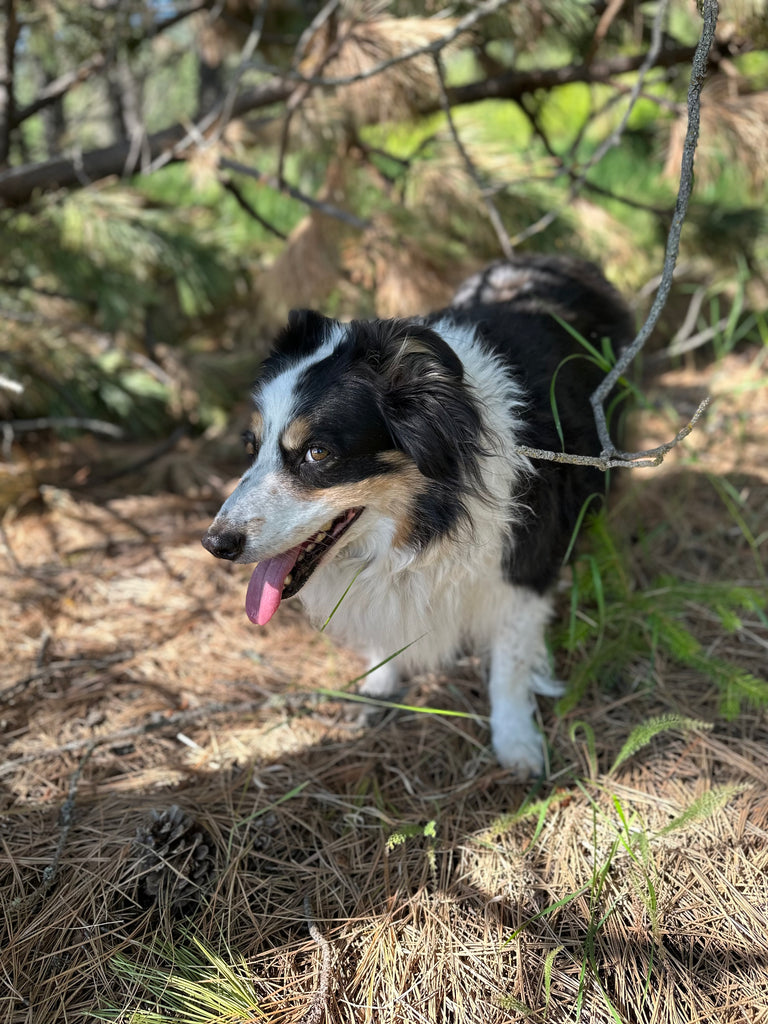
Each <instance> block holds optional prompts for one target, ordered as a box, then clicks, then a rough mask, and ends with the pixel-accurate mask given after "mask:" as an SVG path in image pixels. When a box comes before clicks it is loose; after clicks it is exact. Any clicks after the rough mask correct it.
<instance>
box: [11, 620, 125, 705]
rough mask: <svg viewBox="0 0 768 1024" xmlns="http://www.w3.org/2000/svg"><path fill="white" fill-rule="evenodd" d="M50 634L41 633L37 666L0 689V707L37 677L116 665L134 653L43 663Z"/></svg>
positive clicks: (122, 652) (120, 652) (117, 652)
mask: <svg viewBox="0 0 768 1024" xmlns="http://www.w3.org/2000/svg"><path fill="white" fill-rule="evenodd" d="M50 639H51V635H50V633H48V632H46V633H44V634H43V638H42V643H41V648H40V653H39V655H38V657H37V668H36V669H35V671H34V672H31V673H30V674H29V675H26V676H23V677H22V678H21V679H17V680H16V682H15V683H11V685H10V686H7V687H6V688H5V689H4V690H1V691H0V707H2V706H3V705H4V704H13V702H14V700H15V699H16V697H18V695H19V694H20V693H22V692H23V691H24V690H25V689H26V688H27V687H28V686H29V685H30V684H31V683H35V682H37V681H38V679H46V678H48V677H49V676H52V675H53V674H54V673H55V672H65V671H67V670H69V669H73V668H75V669H81V670H82V669H101V668H107V667H108V666H110V665H116V664H118V663H119V662H121V661H128V660H129V659H130V658H132V657H133V656H134V654H135V653H136V652H135V651H133V650H130V649H129V650H125V651H115V652H113V653H112V654H107V655H105V656H104V657H103V658H66V659H64V660H63V661H50V662H48V663H47V664H44V663H43V662H44V660H45V653H46V651H47V649H48V644H49V643H50Z"/></svg>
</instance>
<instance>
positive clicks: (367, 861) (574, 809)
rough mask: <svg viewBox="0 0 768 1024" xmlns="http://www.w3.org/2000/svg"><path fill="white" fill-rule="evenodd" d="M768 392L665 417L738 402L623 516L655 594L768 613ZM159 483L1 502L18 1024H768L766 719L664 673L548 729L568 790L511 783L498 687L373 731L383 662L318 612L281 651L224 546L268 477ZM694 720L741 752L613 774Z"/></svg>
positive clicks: (737, 639)
mask: <svg viewBox="0 0 768 1024" xmlns="http://www.w3.org/2000/svg"><path fill="white" fill-rule="evenodd" d="M764 355H765V353H763V356H764ZM766 374H768V366H766V362H765V359H764V358H762V357H761V356H760V354H759V353H758V352H756V350H754V349H750V350H748V351H744V352H737V353H731V354H730V355H728V356H726V357H725V358H724V359H722V360H721V361H719V362H718V363H717V365H716V367H715V368H714V369H712V368H706V369H702V368H698V369H697V368H696V367H695V366H694V365H693V364H691V365H690V366H689V367H688V368H686V369H678V370H674V371H669V372H666V373H664V374H662V375H660V376H658V377H657V378H656V379H655V381H654V382H653V384H652V385H651V386H650V387H649V389H648V396H649V399H650V403H651V408H650V411H648V412H646V413H644V414H643V415H642V418H641V427H640V430H641V435H640V437H638V443H639V446H640V447H646V443H647V444H651V443H657V442H659V441H663V440H667V439H668V438H669V437H670V436H672V435H673V434H674V433H675V431H676V430H677V428H678V425H679V420H680V419H685V418H687V417H688V416H689V415H690V414H691V413H692V411H693V409H694V408H695V406H696V404H697V401H698V399H699V397H700V396H701V395H702V394H704V393H706V392H707V391H709V392H710V393H712V394H713V396H714V400H713V403H712V405H711V407H710V409H709V410H708V411H707V413H706V414H705V417H704V418H703V420H702V422H701V423H700V425H699V426H698V427H697V429H696V430H695V431H694V433H693V435H692V436H691V437H690V438H689V439H688V441H687V442H686V443H685V444H684V445H683V446H681V447H680V448H679V449H676V450H675V451H674V452H673V453H672V454H671V455H670V456H669V458H668V459H667V460H666V461H665V463H664V465H663V466H662V467H660V468H658V469H655V470H643V471H637V472H635V473H633V474H631V475H629V474H627V477H626V478H625V479H624V480H623V481H621V483H620V486H619V488H618V491H617V494H616V496H615V498H614V501H613V512H612V515H611V522H612V524H613V529H614V530H615V531H616V533H617V534H619V535H622V536H623V537H625V538H629V537H632V536H634V535H636V534H637V532H638V530H640V529H642V532H643V536H644V537H645V541H644V543H643V544H636V545H635V546H634V547H632V546H631V545H630V548H631V552H632V555H631V564H629V565H628V566H627V572H628V573H630V574H631V578H632V579H633V580H634V581H635V582H636V585H637V586H644V585H646V584H647V581H649V580H653V579H655V578H657V577H659V576H660V575H663V574H670V573H672V574H674V575H675V576H676V577H677V578H680V579H684V580H687V581H689V582H691V583H693V584H696V583H697V582H699V581H700V582H702V583H705V582H707V581H712V580H728V581H732V582H734V583H738V584H740V585H742V586H745V587H755V588H757V589H760V588H762V589H763V592H764V588H765V587H766V578H765V574H764V570H762V569H761V567H760V565H759V562H760V546H761V544H762V548H763V553H764V550H765V544H766V537H767V533H766V531H767V530H768V516H766V509H768V460H767V459H766V451H768V387H766ZM673 410H676V412H673ZM676 417H677V418H676ZM136 454H137V453H136V451H135V450H134V451H133V452H132V453H129V452H124V451H122V450H120V449H116V448H109V449H107V448H105V447H103V446H101V445H98V444H96V443H95V442H90V443H86V442H84V441H78V442H76V443H75V442H70V443H68V444H64V443H63V442H62V443H61V445H60V446H58V447H57V448H56V449H55V450H54V451H51V450H47V451H44V450H35V451H32V450H31V449H27V450H22V449H20V448H19V449H18V450H17V449H14V451H13V453H12V455H13V460H12V461H11V462H9V463H8V464H7V466H6V467H5V468H6V472H5V473H4V475H3V476H2V478H1V479H2V483H0V497H2V499H3V505H4V507H5V514H4V518H3V519H2V531H1V533H0V540H1V541H2V547H3V548H4V551H3V552H2V556H0V557H2V558H3V559H4V560H3V561H0V580H1V583H0V586H1V587H2V593H1V594H0V615H1V616H2V630H1V631H0V729H1V730H2V732H1V735H2V743H3V746H2V753H1V754H0V844H2V845H1V846H0V907H1V908H2V909H1V911H0V913H1V914H2V918H3V922H2V926H0V932H2V931H4V932H5V934H4V935H1V936H0V962H1V963H2V969H1V971H0V1022H2V1024H59V1022H62V1024H63V1022H67V1024H85V1022H86V1021H88V1020H92V1019H94V1018H93V1015H94V1014H95V1013H97V1012H99V1011H102V1012H104V1013H105V1014H106V1015H107V1016H108V1011H109V1010H110V1008H113V1009H115V1012H114V1013H113V1015H112V1017H108V1019H115V1020H120V1021H124V1022H128V1021H131V1020H134V1021H139V1020H141V1021H147V1022H148V1021H150V1020H152V1021H160V1020H166V1019H167V1020H185V1021H186V1020H189V1021H207V1020H210V1021H214V1020H221V1021H249V1020H254V1021H255V1020H256V1019H257V1017H258V1016H259V1014H258V1012H257V1009H256V1007H257V1006H258V1007H259V1008H260V1010H261V1011H262V1012H263V1014H264V1015H265V1018H264V1019H267V1020H269V1021H275V1022H285V1024H289V1022H299V1021H315V1022H317V1021H320V1020H323V1019H324V1020H327V1021H334V1022H336V1021H338V1022H342V1021H349V1022H363V1021H373V1020H375V1021H377V1022H389V1021H392V1022H395V1021H397V1022H400V1021H402V1022H406V1021H408V1022H411V1021H412V1022H414V1024H415V1022H434V1024H436V1022H448V1021H452V1022H463V1024H470V1022H475V1021H478V1022H479V1021H483V1024H501V1022H505V1021H517V1020H524V1019H525V1020H530V1021H543V1020H549V1021H570V1020H577V1019H581V1020H583V1021H589V1022H594V1024H602V1022H604V1021H605V1022H608V1021H616V1020H619V1021H628V1022H635V1021H637V1022H640V1021H642V1022H649V1024H650V1022H659V1024H662V1022H670V1024H671V1022H675V1024H683V1022H685V1024H689V1022H693V1021H702V1022H703V1021H708V1022H709V1021H718V1022H730V1021H733V1022H736V1021H740V1022H741V1021H749V1022H751V1024H757V1022H762V1021H766V1022H768V985H767V984H766V978H768V719H767V716H766V713H765V711H757V710H750V709H746V710H743V711H742V713H741V714H740V715H738V716H737V717H735V718H733V719H731V720H727V719H726V718H724V717H723V715H722V714H721V712H720V703H719V695H718V693H717V692H716V691H715V688H714V687H713V686H712V684H710V683H709V682H708V681H707V680H706V679H705V678H703V677H702V675H701V673H698V672H696V671H695V670H694V669H692V668H684V667H681V666H680V665H679V664H675V663H674V662H672V661H671V660H670V659H668V658H665V657H664V655H663V654H661V653H659V652H658V651H656V652H654V651H652V650H649V651H648V652H647V655H646V656H645V657H642V658H639V659H637V663H636V664H635V665H634V666H633V670H632V671H630V672H624V673H622V677H621V678H620V679H618V680H616V679H614V680H612V681H611V684H610V686H608V685H606V684H605V682H604V681H603V682H602V684H601V681H600V680H595V682H594V685H592V686H591V688H590V689H589V690H588V692H587V694H586V695H585V697H584V698H583V699H582V700H581V701H580V702H579V704H578V706H577V707H575V708H574V709H573V710H572V711H569V712H567V713H565V714H564V715H558V714H557V713H556V708H555V705H554V703H553V702H551V701H548V702H542V707H541V725H542V728H543V730H544V732H545V735H546V737H547V741H548V743H549V748H550V777H549V779H548V781H546V782H538V783H535V784H528V785H527V786H521V785H517V784H515V783H513V782H511V781H510V780H509V778H508V776H507V775H506V774H505V773H504V771H502V770H501V769H500V768H499V767H498V766H497V765H496V764H495V763H494V760H493V757H492V755H491V753H490V752H489V748H488V740H489V737H488V728H487V721H486V720H485V718H484V716H485V715H487V711H488V707H487V698H486V694H485V691H484V686H483V684H482V681H481V678H480V675H479V671H478V666H477V664H476V662H475V661H474V660H473V659H471V658H467V659H464V660H462V661H461V662H460V663H459V664H458V665H457V666H456V668H455V669H454V670H453V671H452V672H451V673H449V674H448V675H446V676H440V677H438V676H435V675H426V676H422V677H419V678H417V679H415V680H413V681H412V683H411V684H410V686H409V688H408V691H407V695H406V696H405V697H404V698H403V703H404V704H406V705H407V706H408V707H407V708H400V709H390V710H387V711H386V713H384V714H383V715H382V717H380V718H379V719H378V720H376V721H373V722H372V723H370V724H368V725H367V726H365V727H363V726H361V725H360V724H359V723H358V721H357V720H356V719H355V716H354V714H351V712H353V711H354V710H355V707H356V706H355V705H354V703H353V702H351V701H347V700H344V699H341V698H339V697H337V696H334V695H331V694H329V693H328V692H327V691H339V690H353V689H354V688H353V687H351V686H350V683H351V681H352V680H353V679H354V677H355V676H356V675H357V674H358V673H359V671H360V664H359V662H358V661H357V660H356V659H355V658H354V657H353V656H352V655H351V654H349V653H347V652H345V651H342V650H340V649H338V648H337V647H335V646H334V644H333V643H332V642H331V641H330V640H329V639H328V638H327V637H326V636H324V635H322V634H320V633H317V632H314V631H312V630H310V629H309V628H308V627H307V625H306V624H305V623H304V622H303V620H302V617H301V614H300V611H299V609H298V608H297V607H296V606H295V603H290V604H288V605H286V606H283V607H282V608H281V609H280V610H279V612H278V614H277V615H276V616H275V618H274V620H273V621H272V622H270V623H269V625H268V626H266V627H264V628H257V627H255V626H252V625H251V624H250V623H249V622H248V621H247V619H246V617H245V613H244V608H243V602H244V595H245V588H246V583H247V578H248V569H247V568H246V567H242V566H232V565H228V564H223V563H221V562H217V561H214V560H213V559H212V558H211V557H210V556H209V555H208V554H207V553H206V552H205V551H204V550H203V548H202V547H201V545H200V542H199V539H200V536H201V534H202V533H203V531H204V529H205V528H206V526H207V524H208V522H209V521H210V518H211V515H212V513H213V512H214V511H215V509H216V507H217V504H218V502H219V500H220V497H221V495H222V494H223V493H224V492H225V491H226V490H227V487H228V486H229V485H230V484H231V481H232V480H233V479H234V477H235V475H236V472H237V467H236V465H235V463H234V462H233V463H232V464H231V465H230V466H228V468H227V469H226V471H224V472H222V469H221V461H220V456H217V452H216V448H215V446H213V445H211V444H205V443H203V442H200V441H185V442H181V443H180V445H179V446H177V448H176V449H175V450H174V451H172V452H169V453H166V454H164V455H163V456H162V457H161V458H157V459H155V460H154V461H152V462H151V463H148V464H147V465H145V466H144V467H143V468H142V469H141V470H139V471H137V472H134V473H133V474H127V475H126V474H123V475H121V476H119V477H117V478H115V479H113V481H112V482H111V483H110V482H106V483H99V482H98V480H99V478H100V477H104V476H105V475H106V471H107V468H108V467H107V465H106V463H107V461H108V460H111V462H112V468H113V469H114V468H115V467H116V466H118V465H119V464H120V459H126V460H127V459H129V458H135V457H136ZM179 480H183V481H187V482H186V483H183V484H179ZM169 481H172V482H174V486H175V491H176V493H174V490H173V489H172V488H171V487H170V484H169ZM189 481H191V483H189ZM200 481H202V483H200ZM713 481H715V482H716V483H717V486H716V485H715V483H713ZM723 482H724V483H725V489H724V484H723ZM176 485H178V486H176ZM178 491H186V493H177V492H178ZM567 602H568V595H567V592H565V591H564V592H563V594H562V601H561V604H562V610H563V614H567V607H568V605H567ZM694 605H695V602H694ZM694 612H695V614H694V613H693V612H692V611H691V609H690V608H688V609H684V610H683V612H682V614H685V615H686V616H687V619H686V621H687V624H688V626H689V628H691V629H692V631H693V632H694V634H695V635H696V637H697V639H698V640H699V641H700V642H701V644H702V645H703V648H704V650H705V652H706V653H707V655H708V656H713V657H714V656H717V657H720V658H725V659H730V660H732V661H735V662H737V663H739V664H741V665H743V667H744V668H746V669H747V670H748V671H750V672H752V673H754V674H755V675H758V676H760V675H763V676H765V674H766V665H768V628H767V627H766V622H765V620H764V618H761V617H760V615H759V614H745V615H744V616H743V618H742V621H740V622H737V623H734V624H733V626H732V628H731V629H730V630H727V629H725V628H724V626H723V624H722V622H721V621H720V619H718V617H717V616H716V615H713V614H710V613H709V612H707V611H706V610H701V609H695V608H694ZM321 691H326V692H325V693H323V692H321ZM428 708H440V709H446V710H449V711H453V712H459V713H460V714H456V715H437V714H434V713H429V712H428V711H426V710H424V709H428ZM667 713H677V714H681V715H685V716H688V717H690V718H692V719H696V720H702V721H703V722H706V723H709V724H711V728H705V727H704V726H702V727H701V728H691V729H686V730H679V729H669V730H666V731H663V732H660V733H659V734H658V735H657V736H656V737H655V738H654V739H653V740H652V741H651V742H650V743H649V744H648V745H647V746H646V747H645V748H644V749H643V750H642V751H641V752H639V753H638V754H636V755H635V756H634V757H631V758H629V759H628V760H626V761H624V763H623V764H622V765H621V766H620V767H618V768H617V769H616V770H615V771H611V770H610V769H611V765H612V764H613V762H614V760H615V759H616V756H617V754H618V753H619V751H620V750H621V748H622V746H623V744H624V742H625V741H626V739H627V737H628V736H629V735H630V734H631V733H632V730H633V729H635V727H637V726H638V725H640V724H641V723H643V722H646V721H648V720H649V719H650V718H651V717H653V716H658V715H664V714H667ZM580 723H586V727H585V726H584V725H582V724H580ZM590 734H594V742H593V743H590V742H588V737H589V735H590ZM173 808H179V810H178V811H176V810H173ZM671 822H675V824H676V827H675V828H673V829H667V830H666V831H663V830H664V829H665V827H666V826H668V825H669V824H670V823H671ZM137 837H138V838H137ZM148 848H152V849H153V850H154V858H155V859H154V861H153V860H152V856H153V855H152V854H148V852H147V850H148ZM191 865H194V870H193V867H192V866H191ZM190 877H192V880H193V881H192V882H190V881H189V878H190ZM193 883H194V884H193ZM310 925H311V932H310V929H309V927H308V926H310ZM196 942H202V943H203V946H202V947H201V946H198V945H196V944H195V943H196ZM185 956H186V957H187V959H191V962H192V963H193V966H192V967H189V966H188V965H187V966H185ZM194 964H197V966H196V967H195V966H194ZM206 964H207V966H205V965H206ZM201 965H202V966H201ZM227 966H228V968H229V970H230V972H231V976H230V975H227V972H226V969H225V968H226V967H227ZM153 970H156V972H157V973H156V974H153V973H152V971H153ZM185 972H186V973H185ZM217 972H218V973H217ZM183 977H188V978H191V979H192V981H191V983H192V984H193V985H197V986H198V989H199V990H200V991H201V992H202V991H207V992H209V993H210V992H213V993H214V995H216V993H218V998H220V1000H221V1004H220V1008H221V1007H223V1006H224V1002H225V1001H226V1000H225V996H226V998H228V999H231V1000H234V1002H235V1003H237V999H239V1000H240V1002H239V1003H237V1005H238V1006H240V1007H241V1010H240V1011H238V1012H239V1015H237V1014H236V1013H235V1011H232V1012H233V1014H234V1015H232V1016H226V1015H221V1016H218V1017H217V1016H215V1015H214V1014H213V1013H212V1012H211V1013H210V1015H209V1016H205V1015H204V1014H203V1010H202V1009H201V1007H202V1006H203V1003H204V1002H205V999H204V997H203V996H202V995H200V994H199V993H198V995H197V996H195V995H194V991H193V995H192V996H189V997H188V1000H190V1001H191V1005H192V1007H193V1008H195V1013H197V1014H198V1016H195V1013H193V1012H192V1010H188V1011H186V1015H185V1014H184V1012H181V1011H178V1006H179V1005H180V1004H179V1002H178V999H181V1000H182V1001H183V996H178V994H177V995H176V996H174V993H175V992H176V988H174V985H175V984H176V981H177V980H178V979H179V978H182V979H183ZM158 978H160V979H161V982H158V981H157V979H158ZM206 978H207V979H208V980H207V981H206V980H205V979H206ZM216 978H218V980H217V981H215V980H211V979H216ZM233 978H234V979H235V980H234V981H233ZM238 978H239V979H240V981H237V979H238ZM153 979H154V980H153ZM162 979H165V980H164V981H163V980H162ZM174 979H176V981H174ZM153 985H154V986H155V988H156V989H157V990H158V992H160V993H161V994H160V995H157V996H155V997H153V996H151V995H150V990H151V989H152V987H153ZM238 993H239V994H238ZM174 999H177V1002H174ZM233 1005H234V1003H233ZM249 1005H250V1009H249V1008H248V1007H249ZM174 1007H176V1010H174ZM163 1008H164V1009H163ZM142 1009H144V1010H146V1011H150V1010H153V1011H154V1012H155V1013H157V1014H160V1013H161V1010H162V1012H163V1013H165V1015H166V1016H164V1017H163V1016H150V1015H147V1016H140V1015H139V1011H141V1010H142ZM117 1011H120V1012H117ZM176 1013H180V1014H181V1015H178V1016H177V1015H175V1014H176ZM221 1013H222V1014H223V1009H222V1010H221Z"/></svg>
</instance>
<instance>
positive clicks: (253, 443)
mask: <svg viewBox="0 0 768 1024" xmlns="http://www.w3.org/2000/svg"><path fill="white" fill-rule="evenodd" d="M242 437H243V444H244V445H245V450H246V452H247V454H248V458H249V459H250V460H251V462H253V460H254V459H255V458H256V456H257V455H258V454H259V442H258V441H257V440H256V435H255V434H254V432H253V431H252V430H244V431H243V434H242Z"/></svg>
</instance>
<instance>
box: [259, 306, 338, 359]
mask: <svg viewBox="0 0 768 1024" xmlns="http://www.w3.org/2000/svg"><path fill="white" fill-rule="evenodd" d="M337 323H338V321H336V320H332V319H331V318H330V317H327V316H323V315H322V314H321V313H317V312H315V310H314V309H292V310H291V312H290V313H289V314H288V323H287V325H286V326H285V327H284V328H283V329H282V331H280V333H279V334H278V336H277V337H276V338H275V344H274V349H275V352H277V353H279V354H280V355H282V356H287V357H288V358H289V359H298V358H301V357H302V356H308V355H311V354H312V353H313V352H314V351H315V349H317V348H319V347H320V346H321V345H322V344H323V342H324V341H325V340H326V339H327V338H328V336H329V334H330V332H331V330H332V328H333V327H334V326H335V325H336V324H337Z"/></svg>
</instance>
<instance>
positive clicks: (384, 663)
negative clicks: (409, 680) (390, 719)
mask: <svg viewBox="0 0 768 1024" xmlns="http://www.w3.org/2000/svg"><path fill="white" fill-rule="evenodd" d="M366 660H367V662H368V672H367V673H366V675H365V678H364V679H363V682H362V684H361V686H360V693H361V694H363V695H364V696H365V697H384V698H387V697H391V696H392V694H394V693H397V690H398V689H399V686H400V673H399V672H398V670H397V667H396V666H395V660H394V659H393V658H390V659H389V660H387V655H386V654H381V653H379V652H378V651H369V652H368V656H367V659H366Z"/></svg>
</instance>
